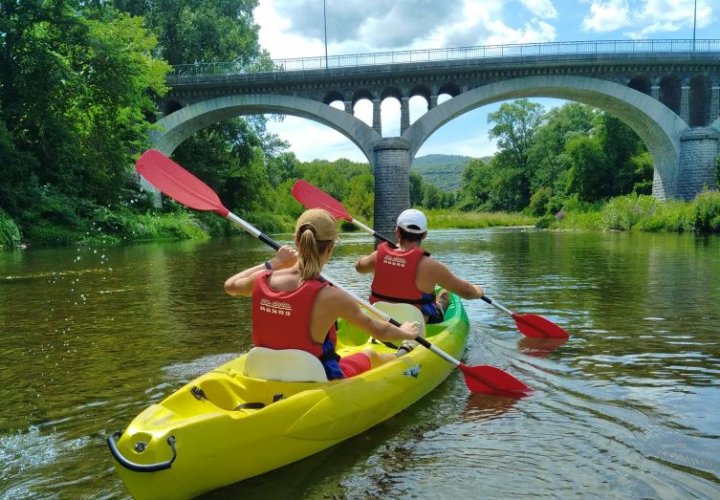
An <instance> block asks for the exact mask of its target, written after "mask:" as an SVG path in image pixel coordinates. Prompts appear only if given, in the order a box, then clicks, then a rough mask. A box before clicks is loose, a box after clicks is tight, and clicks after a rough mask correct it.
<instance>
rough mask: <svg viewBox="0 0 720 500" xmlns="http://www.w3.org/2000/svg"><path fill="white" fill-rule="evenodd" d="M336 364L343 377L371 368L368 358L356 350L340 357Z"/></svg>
mask: <svg viewBox="0 0 720 500" xmlns="http://www.w3.org/2000/svg"><path fill="white" fill-rule="evenodd" d="M338 364H339V365H340V369H341V370H342V372H343V375H345V378H348V377H354V376H355V375H359V374H361V373H363V372H366V371H368V370H369V369H370V368H371V365H370V358H369V357H368V355H367V354H365V353H364V352H358V353H355V354H353V355H351V356H347V357H345V358H341V359H340V361H339V362H338Z"/></svg>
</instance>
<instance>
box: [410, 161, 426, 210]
mask: <svg viewBox="0 0 720 500" xmlns="http://www.w3.org/2000/svg"><path fill="white" fill-rule="evenodd" d="M424 183H425V181H424V180H423V178H422V175H420V174H418V173H417V172H414V171H412V170H411V171H410V205H411V206H413V207H417V206H420V205H421V204H422V199H423V184H424Z"/></svg>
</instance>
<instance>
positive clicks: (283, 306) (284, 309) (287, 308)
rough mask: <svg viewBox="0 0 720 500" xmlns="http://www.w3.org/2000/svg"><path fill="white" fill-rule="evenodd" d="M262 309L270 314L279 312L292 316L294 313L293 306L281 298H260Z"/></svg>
mask: <svg viewBox="0 0 720 500" xmlns="http://www.w3.org/2000/svg"><path fill="white" fill-rule="evenodd" d="M260 311H261V312H266V313H269V314H279V315H280V316H290V315H291V314H292V306H291V305H290V304H288V303H287V302H280V301H279V300H269V299H260Z"/></svg>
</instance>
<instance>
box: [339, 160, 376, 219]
mask: <svg viewBox="0 0 720 500" xmlns="http://www.w3.org/2000/svg"><path fill="white" fill-rule="evenodd" d="M368 170H369V169H368ZM348 188H349V192H348V198H347V205H346V206H347V210H348V213H349V214H350V215H352V216H353V217H363V218H364V219H365V220H368V221H371V220H372V218H373V214H374V213H375V177H373V175H372V174H371V173H370V172H369V171H368V172H365V173H363V174H360V175H356V176H354V177H353V178H352V179H350V183H349V187H348Z"/></svg>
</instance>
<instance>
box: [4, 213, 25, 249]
mask: <svg viewBox="0 0 720 500" xmlns="http://www.w3.org/2000/svg"><path fill="white" fill-rule="evenodd" d="M20 239H21V234H20V229H19V228H18V227H17V224H15V221H14V220H12V219H11V218H10V216H9V215H8V214H6V213H5V212H4V211H2V210H0V250H10V249H12V248H15V247H17V246H18V245H19V244H20Z"/></svg>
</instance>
